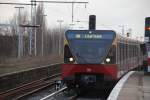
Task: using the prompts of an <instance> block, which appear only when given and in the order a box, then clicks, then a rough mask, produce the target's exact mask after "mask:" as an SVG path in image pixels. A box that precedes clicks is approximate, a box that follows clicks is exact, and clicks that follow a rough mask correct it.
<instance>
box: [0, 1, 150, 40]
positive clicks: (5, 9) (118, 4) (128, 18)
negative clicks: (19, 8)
mask: <svg viewBox="0 0 150 100" xmlns="http://www.w3.org/2000/svg"><path fill="white" fill-rule="evenodd" d="M58 1H60V0H58ZM62 1H72V0H62ZM73 1H81V0H73ZM82 1H88V2H89V4H87V6H86V8H85V5H84V4H75V6H74V20H81V21H84V22H82V23H76V27H80V28H81V27H84V28H87V22H86V21H88V15H89V14H95V15H96V16H97V29H101V28H106V29H114V30H116V31H117V32H121V27H119V25H124V26H125V30H128V29H129V28H131V29H132V36H133V37H137V36H143V35H144V19H145V17H146V16H150V6H149V4H150V0H82ZM0 2H26V3H30V0H0ZM44 8H45V14H46V15H47V17H46V19H47V20H48V21H47V24H48V26H49V27H52V26H53V27H55V26H58V25H59V24H58V22H57V20H59V19H61V20H64V22H63V25H68V24H71V4H44ZM29 9H30V7H25V9H24V10H28V11H29V13H30V10H29ZM15 11H16V9H14V6H8V5H7V6H6V5H0V12H1V13H0V22H1V23H2V22H4V21H8V20H9V18H11V17H12V16H13V14H14V13H15Z"/></svg>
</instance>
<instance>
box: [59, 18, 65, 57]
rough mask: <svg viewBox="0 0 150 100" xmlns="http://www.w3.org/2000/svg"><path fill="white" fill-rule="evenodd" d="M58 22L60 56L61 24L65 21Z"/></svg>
mask: <svg viewBox="0 0 150 100" xmlns="http://www.w3.org/2000/svg"><path fill="white" fill-rule="evenodd" d="M57 22H58V23H59V44H58V46H59V47H58V48H59V55H60V53H61V50H60V49H61V24H62V22H64V21H63V20H57Z"/></svg>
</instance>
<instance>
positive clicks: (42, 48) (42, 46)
mask: <svg viewBox="0 0 150 100" xmlns="http://www.w3.org/2000/svg"><path fill="white" fill-rule="evenodd" d="M41 16H43V18H42V45H41V52H42V56H43V51H44V39H43V35H44V21H45V17H46V16H47V15H41Z"/></svg>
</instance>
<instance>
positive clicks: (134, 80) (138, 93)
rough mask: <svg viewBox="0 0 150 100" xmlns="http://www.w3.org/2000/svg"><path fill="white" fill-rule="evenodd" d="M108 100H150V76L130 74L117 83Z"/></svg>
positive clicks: (136, 73)
mask: <svg viewBox="0 0 150 100" xmlns="http://www.w3.org/2000/svg"><path fill="white" fill-rule="evenodd" d="M107 100H150V75H148V74H147V75H145V74H144V72H136V71H135V72H130V73H129V74H128V75H127V76H126V75H125V76H124V77H123V78H122V79H121V80H120V81H119V82H118V83H117V85H116V86H115V87H114V89H113V90H112V93H111V94H110V96H109V97H108V99H107Z"/></svg>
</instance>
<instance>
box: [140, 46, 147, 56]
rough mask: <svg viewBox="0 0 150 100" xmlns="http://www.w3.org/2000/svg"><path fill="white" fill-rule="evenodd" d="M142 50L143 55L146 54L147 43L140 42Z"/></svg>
mask: <svg viewBox="0 0 150 100" xmlns="http://www.w3.org/2000/svg"><path fill="white" fill-rule="evenodd" d="M140 51H141V52H142V54H143V55H146V52H147V50H146V44H140Z"/></svg>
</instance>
